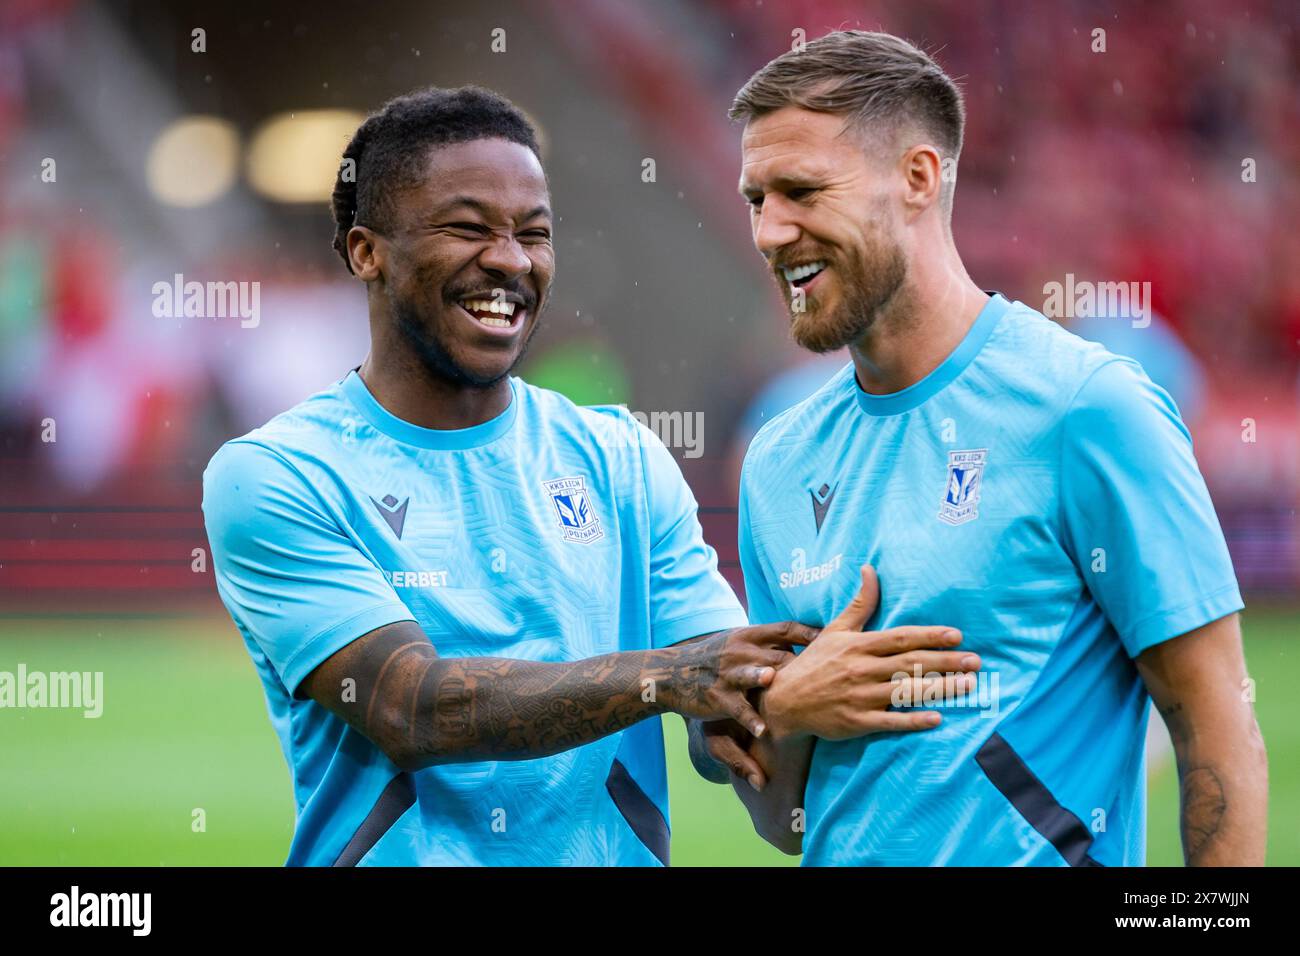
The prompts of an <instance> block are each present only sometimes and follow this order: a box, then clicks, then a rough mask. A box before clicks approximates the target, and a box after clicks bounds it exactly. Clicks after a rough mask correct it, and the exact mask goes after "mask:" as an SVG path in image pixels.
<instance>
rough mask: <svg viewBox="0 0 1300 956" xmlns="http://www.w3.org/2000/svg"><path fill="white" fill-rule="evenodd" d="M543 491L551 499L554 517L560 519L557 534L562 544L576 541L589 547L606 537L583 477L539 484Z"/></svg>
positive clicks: (559, 479) (554, 479) (557, 479)
mask: <svg viewBox="0 0 1300 956" xmlns="http://www.w3.org/2000/svg"><path fill="white" fill-rule="evenodd" d="M542 487H543V488H545V489H546V493H547V494H548V495H550V497H551V504H552V505H553V506H554V507H555V514H556V517H558V518H559V519H560V530H561V532H563V534H564V540H565V541H577V542H579V543H580V544H591V542H593V541H596V540H598V539H600V538H603V537H604V536H605V532H604V530H603V529H602V528H601V526H600V519H599V518H597V517H596V512H595V509H594V508H593V507H592V504H591V497H590V496H589V495H588V494H587V480H586V479H585V478H583V477H582V476H580V475H579V476H574V477H572V478H552V479H551V480H550V481H544V482H542Z"/></svg>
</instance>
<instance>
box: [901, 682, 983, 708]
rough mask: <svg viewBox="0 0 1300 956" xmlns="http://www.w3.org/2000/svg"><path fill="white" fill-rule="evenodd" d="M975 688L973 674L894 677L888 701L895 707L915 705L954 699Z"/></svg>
mask: <svg viewBox="0 0 1300 956" xmlns="http://www.w3.org/2000/svg"><path fill="white" fill-rule="evenodd" d="M974 689H975V675H974V674H947V675H943V674H934V675H933V676H929V677H908V678H904V679H895V680H893V681H891V682H890V684H889V702H890V703H891V704H892V705H893V706H895V707H917V706H920V705H922V704H933V703H936V702H938V701H954V700H957V699H959V698H962V697H965V696H966V695H967V694H969V693H970V692H971V691H973V690H974Z"/></svg>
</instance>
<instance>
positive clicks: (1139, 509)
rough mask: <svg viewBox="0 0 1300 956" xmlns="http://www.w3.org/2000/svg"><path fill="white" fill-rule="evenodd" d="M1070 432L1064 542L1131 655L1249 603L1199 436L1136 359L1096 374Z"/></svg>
mask: <svg viewBox="0 0 1300 956" xmlns="http://www.w3.org/2000/svg"><path fill="white" fill-rule="evenodd" d="M1062 440H1063V444H1062V448H1061V472H1060V482H1061V507H1062V519H1061V520H1062V524H1063V529H1064V540H1065V544H1066V547H1067V549H1068V550H1069V551H1070V554H1071V557H1072V558H1073V559H1074V561H1075V564H1076V565H1077V566H1078V568H1079V570H1080V572H1081V573H1082V575H1083V579H1084V580H1085V582H1087V585H1088V588H1089V590H1090V592H1091V593H1092V595H1093V597H1094V598H1095V599H1096V601H1097V603H1098V605H1100V607H1101V609H1102V611H1104V612H1105V614H1106V617H1107V619H1108V620H1109V621H1110V623H1111V625H1112V626H1113V627H1114V628H1115V630H1116V631H1117V632H1118V633H1119V636H1120V639H1121V640H1122V641H1123V643H1124V647H1125V649H1126V650H1127V651H1128V653H1129V655H1130V656H1131V657H1136V656H1137V655H1138V654H1140V653H1142V651H1144V650H1146V649H1147V648H1148V647H1151V646H1152V645H1154V644H1158V643H1160V642H1161V641H1166V640H1169V639H1170V638H1173V637H1178V636H1179V635H1181V634H1186V633H1187V632H1188V631H1192V630H1195V629H1196V628H1198V627H1201V626H1203V625H1205V624H1208V623H1210V622H1211V621H1215V620H1217V619H1219V618H1221V617H1223V616H1225V615H1227V614H1231V613H1233V612H1234V611H1239V610H1241V608H1242V607H1243V605H1242V601H1241V594H1240V592H1239V590H1238V588H1237V579H1236V576H1235V575H1234V574H1233V570H1232V561H1231V559H1230V558H1229V556H1228V548H1227V544H1226V543H1225V541H1224V539H1223V531H1222V529H1221V528H1220V527H1219V519H1218V517H1217V516H1216V515H1215V513H1214V505H1213V504H1212V503H1211V501H1210V494H1209V491H1208V490H1207V489H1206V487H1205V480H1204V479H1203V478H1202V477H1201V472H1200V469H1198V468H1197V466H1196V459H1195V457H1194V456H1193V455H1192V440H1191V436H1190V434H1188V431H1187V428H1186V426H1185V425H1184V424H1183V422H1182V419H1181V418H1180V417H1179V415H1178V409H1177V408H1176V407H1175V405H1174V402H1173V399H1171V398H1170V397H1169V394H1168V393H1167V392H1165V391H1164V390H1163V389H1162V388H1160V387H1159V386H1157V385H1155V384H1154V383H1152V381H1151V380H1150V379H1149V378H1147V376H1146V374H1145V373H1144V372H1143V371H1142V369H1141V367H1140V366H1139V365H1138V364H1137V363H1136V362H1133V361H1131V360H1128V359H1118V360H1115V361H1111V362H1108V363H1107V364H1106V365H1103V366H1102V367H1101V368H1099V369H1098V370H1097V371H1095V372H1094V373H1093V374H1092V376H1091V378H1090V379H1089V380H1088V381H1087V382H1086V383H1085V384H1084V386H1083V387H1082V388H1081V389H1080V391H1079V393H1078V394H1077V395H1076V397H1075V399H1074V402H1073V403H1072V405H1071V408H1070V410H1069V412H1068V413H1067V415H1066V419H1065V425H1064V431H1063V435H1062Z"/></svg>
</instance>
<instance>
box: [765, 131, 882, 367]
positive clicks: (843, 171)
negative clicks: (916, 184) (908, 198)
mask: <svg viewBox="0 0 1300 956" xmlns="http://www.w3.org/2000/svg"><path fill="white" fill-rule="evenodd" d="M843 131H844V119H843V117H840V116H834V115H832V114H829V113H816V112H812V111H810V110H805V109H802V108H801V107H797V106H787V107H785V108H783V109H780V110H776V111H774V112H772V113H768V114H766V115H764V116H760V117H757V118H755V119H752V120H751V121H750V122H749V124H748V125H747V126H746V127H745V135H744V139H743V142H742V162H743V168H742V172H741V179H740V192H741V195H742V196H744V197H745V199H746V201H748V203H749V205H750V209H751V225H752V227H753V232H754V245H755V246H756V247H757V248H758V251H759V252H761V253H762V254H763V257H764V258H765V259H766V260H767V263H768V266H769V267H770V268H771V270H772V276H773V278H774V279H775V281H776V284H777V287H778V288H779V289H780V290H781V294H782V296H783V297H784V299H785V301H786V305H787V306H788V307H789V309H790V313H791V324H790V331H791V334H792V335H793V336H794V339H795V341H796V342H798V343H799V344H800V345H801V346H803V347H804V348H806V349H810V350H811V351H814V352H831V351H834V350H836V349H841V348H844V347H845V346H847V345H850V344H852V343H854V342H856V341H858V340H859V339H861V338H862V336H863V335H864V334H865V333H866V332H867V331H868V330H869V329H870V328H871V325H872V323H873V322H874V321H875V319H876V317H877V316H878V314H879V313H880V311H881V310H882V309H883V308H884V307H885V306H886V305H888V304H889V303H890V302H891V301H892V300H893V299H894V296H895V295H896V294H897V293H898V290H899V289H900V288H901V287H902V285H903V282H904V280H905V279H906V277H907V259H906V256H905V255H904V252H903V249H902V247H901V246H900V245H899V242H898V241H897V239H896V238H895V236H896V232H895V229H896V226H895V223H894V222H893V220H892V218H891V214H892V213H891V208H892V207H891V199H890V193H889V187H890V179H889V172H890V170H889V164H888V163H887V162H882V161H881V160H879V159H878V158H877V157H874V156H872V155H870V154H869V153H868V152H867V150H866V149H864V147H863V145H862V143H861V141H860V140H859V138H858V137H856V136H854V135H852V134H848V133H844V132H843Z"/></svg>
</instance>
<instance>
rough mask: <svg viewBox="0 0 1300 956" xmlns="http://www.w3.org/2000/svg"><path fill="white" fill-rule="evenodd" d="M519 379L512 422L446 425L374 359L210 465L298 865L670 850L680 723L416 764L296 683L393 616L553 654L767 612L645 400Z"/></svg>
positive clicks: (548, 861)
mask: <svg viewBox="0 0 1300 956" xmlns="http://www.w3.org/2000/svg"><path fill="white" fill-rule="evenodd" d="M510 385H511V389H512V398H511V402H510V405H509V407H508V408H507V409H506V410H505V411H504V412H503V413H502V414H501V415H499V416H498V417H496V418H494V419H492V420H491V421H489V422H486V423H484V424H482V425H478V426H476V427H474V428H468V429H463V430H458V431H437V430H431V429H426V428H421V427H418V426H416V425H412V424H410V423H408V422H405V421H402V420H400V419H398V418H396V417H394V416H393V415H391V414H389V413H388V412H387V411H385V410H384V408H383V407H382V406H381V405H380V404H379V403H378V402H377V401H376V400H375V399H374V398H373V396H371V394H370V392H369V390H368V389H367V388H366V386H365V383H364V382H362V380H361V378H360V377H359V376H358V375H357V374H356V373H355V372H353V373H351V374H349V375H348V377H347V378H346V379H344V380H343V381H342V382H341V383H340V384H338V385H335V386H334V387H332V388H329V389H327V390H325V391H323V392H321V393H319V394H317V395H315V396H313V397H311V398H309V399H307V401H305V402H303V403H302V404H301V405H298V406H297V407H296V408H293V409H291V410H290V411H288V412H286V413H284V414H283V415H280V416H278V417H276V418H274V419H273V420H272V421H271V422H269V423H268V424H267V425H265V426H263V427H262V428H259V429H257V430H255V431H253V432H251V433H250V434H248V435H246V436H244V437H243V438H239V439H236V440H235V441H232V442H229V443H227V444H226V445H224V446H223V447H222V448H221V449H220V450H219V451H218V452H217V454H216V455H215V456H214V457H213V459H212V462H211V463H210V464H209V465H208V468H207V471H206V472H205V473H204V494H203V510H204V514H205V517H206V521H207V528H208V536H209V539H210V541H211V544H212V551H213V557H214V564H215V568H216V576H217V586H218V590H219V591H220V594H221V598H222V600H223V601H224V602H225V604H226V607H227V608H228V609H229V611H230V614H231V616H232V617H233V618H234V620H235V623H236V625H237V626H238V628H239V630H240V632H241V633H242V634H243V637H244V642H245V643H246V645H247V647H248V651H249V653H250V654H251V655H252V657H253V662H254V663H255V664H256V666H257V671H258V674H259V675H260V676H261V679H262V684H263V687H264V690H265V692H266V699H267V704H268V707H269V709H270V713H271V720H272V722H273V723H274V725H275V729H276V732H277V733H278V734H279V737H280V743H281V746H282V748H283V750H284V755H285V759H286V760H287V761H288V763H289V767H290V769H291V772H292V776H293V789H294V797H295V801H296V805H297V826H296V829H295V833H294V839H293V845H292V847H291V849H290V851H289V859H288V863H289V864H290V865H295V864H307V865H329V864H353V863H360V864H402V865H413V864H434V865H437V864H503V865H604V864H624V865H651V866H653V865H658V864H659V863H667V860H668V801H667V782H666V777H665V769H664V747H663V738H662V736H661V728H660V722H659V720H658V719H655V718H652V719H649V720H646V721H643V722H641V723H639V724H636V725H634V726H632V727H630V728H628V729H627V730H624V731H622V732H620V733H617V734H613V735H611V736H609V737H605V738H603V739H601V740H598V741H595V742H593V743H590V744H587V745H586V746H583V747H578V748H576V749H573V750H569V751H567V752H564V753H560V754H557V755H555V756H552V757H544V758H539V759H534V760H521V761H501V762H478V763H461V764H447V765H441V766H436V767H431V768H428V769H425V770H421V771H419V772H417V773H402V772H400V771H399V770H398V769H397V767H396V766H394V765H393V764H392V763H391V762H390V761H389V760H388V759H387V758H386V757H385V756H384V754H383V753H382V752H381V751H380V750H379V749H378V748H377V747H375V746H374V744H372V743H371V742H370V741H369V740H368V739H367V738H366V737H364V736H363V735H362V734H360V733H359V732H357V731H356V730H354V729H352V728H351V727H349V726H348V725H347V724H346V723H345V722H344V721H342V720H340V719H339V718H337V717H335V716H333V715H332V714H330V713H329V712H328V711H327V710H326V709H325V708H324V707H322V706H320V705H319V704H317V703H315V702H313V701H311V700H309V699H304V698H302V697H299V696H295V692H296V691H297V690H298V688H299V686H300V685H301V684H302V681H303V679H304V678H305V677H306V676H307V675H308V674H310V673H311V672H312V671H313V670H314V669H315V668H316V667H317V666H318V665H319V664H320V663H321V662H323V661H324V660H326V659H327V658H328V657H330V656H331V655H332V654H334V653H335V652H336V651H338V650H339V649H340V648H342V647H344V646H345V645H347V644H348V643H350V642H351V641H353V640H355V639H356V638H358V637H360V636H362V635H363V634H366V633H367V632H369V631H372V630H374V629H375V628H378V627H381V626H383V625H385V624H391V623H393V622H395V621H403V620H412V621H415V622H417V623H418V624H419V625H420V627H421V628H422V629H423V630H424V632H425V633H426V634H427V635H428V636H429V639H430V640H431V641H432V642H433V644H434V646H435V647H436V648H437V651H438V654H439V655H440V656H442V657H461V656H490V657H509V658H520V659H525V660H531V661H576V660H579V659H581V658H586V657H592V656H594V655H598V654H605V653H609V652H611V651H633V650H647V649H650V648H658V647H665V646H667V645H670V644H674V643H676V642H678V641H682V640H685V639H687V638H691V637H696V636H698V635H701V634H707V633H709V632H712V631H717V630H721V629H724V628H729V627H736V626H740V625H743V624H744V623H745V616H744V613H743V612H742V611H741V609H740V605H739V603H738V602H737V601H736V598H735V596H734V595H733V594H732V592H731V589H730V588H729V587H728V586H727V584H726V582H725V581H724V580H723V579H722V577H721V576H720V575H719V574H718V571H717V558H716V555H715V554H714V552H713V550H712V549H711V548H709V547H708V546H707V545H706V544H705V543H704V540H703V537H702V535H701V532H700V525H699V521H698V519H697V517H696V505H695V499H694V498H693V496H692V495H691V492H690V489H689V488H688V487H687V486H686V483H685V482H684V480H683V479H682V476H681V472H680V471H679V470H678V468H677V465H676V463H675V462H674V461H673V459H672V457H671V455H669V453H668V451H667V450H666V449H665V448H664V446H663V445H662V444H661V443H660V442H659V441H658V439H657V438H655V437H654V435H653V434H652V433H651V432H650V431H649V430H648V429H645V428H642V427H641V426H640V425H639V424H637V422H636V420H635V419H634V418H632V417H631V416H630V415H629V414H628V413H627V412H626V411H625V410H624V409H621V408H601V409H597V408H579V407H578V406H575V405H574V404H572V403H571V402H569V401H568V400H567V399H565V398H563V397H562V396H560V395H558V394H556V393H554V392H548V391H545V390H543V389H539V388H534V387H532V386H530V385H527V384H526V383H524V382H522V381H520V380H518V379H511V380H510ZM341 692H342V689H341Z"/></svg>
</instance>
